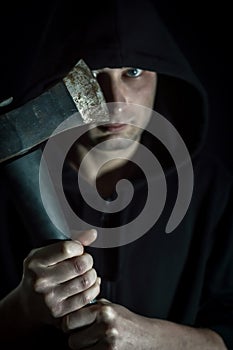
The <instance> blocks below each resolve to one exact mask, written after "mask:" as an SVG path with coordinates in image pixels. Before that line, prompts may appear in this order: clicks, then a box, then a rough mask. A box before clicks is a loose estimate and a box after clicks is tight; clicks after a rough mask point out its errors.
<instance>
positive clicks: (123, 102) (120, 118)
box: [88, 68, 157, 150]
mask: <svg viewBox="0 0 233 350" xmlns="http://www.w3.org/2000/svg"><path fill="white" fill-rule="evenodd" d="M93 75H94V76H95V77H96V78H97V80H98V82H99V84H100V86H101V88H102V91H103V94H104V96H105V100H106V102H107V104H108V109H109V114H110V122H109V123H108V124H105V125H103V126H97V127H96V128H94V129H90V130H89V132H88V143H89V144H90V145H93V146H94V145H99V146H98V147H100V148H101V149H104V150H117V149H125V148H127V147H129V145H130V144H131V143H132V141H131V140H133V141H135V140H139V139H140V136H141V133H142V131H143V128H144V127H145V126H146V125H147V124H148V122H149V119H150V114H151V109H153V105H154V98H155V93H156V86H157V74H156V73H155V72H151V71H145V70H141V69H139V68H114V69H112V68H104V69H100V70H96V71H93ZM135 105H140V106H144V107H147V108H148V109H147V108H145V109H143V108H137V107H135ZM127 123H129V124H127ZM135 123H136V125H137V126H135V125H130V124H135ZM138 126H139V127H138ZM106 140H108V142H107V143H105V144H104V145H101V142H103V141H106Z"/></svg>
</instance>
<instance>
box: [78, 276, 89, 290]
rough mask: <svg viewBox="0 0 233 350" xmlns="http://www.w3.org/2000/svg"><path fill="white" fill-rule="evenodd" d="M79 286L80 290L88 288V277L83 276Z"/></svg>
mask: <svg viewBox="0 0 233 350" xmlns="http://www.w3.org/2000/svg"><path fill="white" fill-rule="evenodd" d="M80 282H81V286H82V288H87V287H89V286H90V284H91V283H90V278H88V276H86V275H84V276H82V277H81V281H80Z"/></svg>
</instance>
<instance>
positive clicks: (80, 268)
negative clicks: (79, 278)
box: [72, 257, 86, 275]
mask: <svg viewBox="0 0 233 350" xmlns="http://www.w3.org/2000/svg"><path fill="white" fill-rule="evenodd" d="M72 264H73V267H74V269H75V271H76V273H77V274H78V275H81V274H82V273H83V272H84V271H85V269H86V264H85V261H84V260H83V259H82V258H81V257H80V258H76V259H73V261H72Z"/></svg>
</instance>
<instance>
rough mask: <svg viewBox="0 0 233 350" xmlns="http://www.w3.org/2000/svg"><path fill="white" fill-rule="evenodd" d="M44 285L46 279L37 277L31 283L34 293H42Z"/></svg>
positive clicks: (45, 284)
mask: <svg viewBox="0 0 233 350" xmlns="http://www.w3.org/2000/svg"><path fill="white" fill-rule="evenodd" d="M46 287H47V281H46V280H45V279H44V278H37V279H36V280H35V281H34V283H33V289H34V291H35V292H36V293H43V291H44V290H46Z"/></svg>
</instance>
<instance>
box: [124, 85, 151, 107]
mask: <svg viewBox="0 0 233 350" xmlns="http://www.w3.org/2000/svg"><path fill="white" fill-rule="evenodd" d="M155 91H156V84H155V81H154V80H149V81H147V82H145V83H143V84H142V85H141V86H140V87H138V88H137V89H135V90H133V91H132V94H131V99H130V101H129V102H131V103H136V104H140V105H142V106H145V107H148V108H151V109H152V108H153V106H154V98H155Z"/></svg>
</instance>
